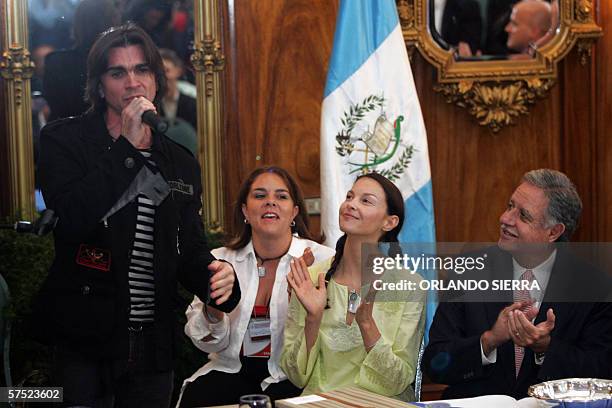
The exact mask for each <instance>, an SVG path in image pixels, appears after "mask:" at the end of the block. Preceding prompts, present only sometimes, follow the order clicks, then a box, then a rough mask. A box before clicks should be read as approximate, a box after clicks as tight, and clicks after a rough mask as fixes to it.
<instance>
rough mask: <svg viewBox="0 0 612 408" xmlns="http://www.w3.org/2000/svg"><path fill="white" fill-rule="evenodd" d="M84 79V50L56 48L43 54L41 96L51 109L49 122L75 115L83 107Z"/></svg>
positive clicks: (84, 109) (85, 104)
mask: <svg viewBox="0 0 612 408" xmlns="http://www.w3.org/2000/svg"><path fill="white" fill-rule="evenodd" d="M86 81H87V51H85V50H80V49H71V50H60V51H55V52H52V53H51V54H49V55H47V58H45V81H44V85H43V86H44V89H43V93H44V95H43V96H44V97H45V99H46V100H47V103H49V108H51V113H50V115H49V122H51V121H53V120H55V119H60V118H67V117H69V116H78V115H80V114H82V113H84V112H85V111H86V110H87V108H88V107H89V105H88V104H87V103H86V102H85V83H86Z"/></svg>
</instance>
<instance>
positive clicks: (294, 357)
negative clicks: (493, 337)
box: [281, 259, 426, 401]
mask: <svg viewBox="0 0 612 408" xmlns="http://www.w3.org/2000/svg"><path fill="white" fill-rule="evenodd" d="M331 261H332V259H329V260H327V261H324V262H321V263H319V264H317V265H314V266H312V267H311V268H309V272H310V277H311V279H312V281H313V282H315V284H316V282H317V277H318V275H319V273H325V272H326V271H327V270H328V269H329V266H330V265H331ZM412 280H414V281H415V282H418V281H419V280H421V278H420V277H419V276H418V275H414V276H413V278H412ZM348 294H349V291H348V288H347V287H346V286H343V285H340V284H338V283H336V282H335V281H334V279H333V278H332V279H331V282H329V284H328V286H327V295H328V299H329V305H330V309H326V310H325V311H324V313H323V319H322V321H321V327H320V329H319V335H318V337H317V340H316V342H315V344H314V345H313V347H312V349H311V351H310V353H309V354H308V355H307V352H306V338H305V336H304V325H305V318H306V310H305V309H304V307H303V306H302V304H301V303H300V302H299V300H298V298H297V296H295V295H293V296H291V300H290V302H289V310H288V317H287V323H286V326H285V343H284V349H283V352H282V355H281V367H282V368H283V370H284V371H285V373H286V374H287V376H288V377H289V379H290V380H291V382H292V383H294V384H295V385H296V386H298V387H304V394H311V393H316V392H326V391H331V390H334V389H337V388H341V387H347V386H358V387H361V388H364V389H366V390H368V391H371V392H374V393H377V394H381V395H385V396H396V397H397V398H399V399H402V400H405V401H413V400H414V390H413V389H412V386H411V384H412V383H413V382H414V378H415V373H416V364H417V357H418V352H419V346H420V344H421V339H422V338H423V329H424V325H425V300H426V299H425V297H426V293H425V292H421V291H416V292H412V293H410V294H409V301H401V302H397V301H395V302H385V301H380V300H378V297H377V300H376V301H375V303H374V309H373V312H372V313H373V317H374V320H375V321H376V325H377V326H378V330H379V331H380V333H381V338H380V339H379V340H378V342H377V343H376V345H375V346H374V347H373V348H372V349H371V350H370V352H369V353H366V350H365V348H364V345H363V339H362V337H361V332H360V331H359V325H358V324H357V322H356V321H355V320H353V322H352V324H351V325H350V326H348V325H347V324H346V313H347V307H348ZM362 295H365V294H362Z"/></svg>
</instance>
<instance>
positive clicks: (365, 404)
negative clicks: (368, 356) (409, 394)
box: [276, 387, 418, 408]
mask: <svg viewBox="0 0 612 408" xmlns="http://www.w3.org/2000/svg"><path fill="white" fill-rule="evenodd" d="M317 396H318V397H322V398H323V399H320V400H319V401H315V402H307V403H294V401H299V398H301V397H297V398H289V399H284V400H279V401H276V408H416V407H418V405H414V404H410V403H407V402H402V401H399V400H396V399H393V398H389V397H383V396H382V395H378V394H374V393H372V392H369V391H366V390H364V389H362V388H356V387H347V388H342V389H339V390H336V391H331V392H323V393H318V394H315V395H314V397H315V398H316V397H317Z"/></svg>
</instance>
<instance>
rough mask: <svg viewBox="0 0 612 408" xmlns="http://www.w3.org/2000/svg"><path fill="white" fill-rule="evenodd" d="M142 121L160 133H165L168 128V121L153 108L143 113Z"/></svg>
mask: <svg viewBox="0 0 612 408" xmlns="http://www.w3.org/2000/svg"><path fill="white" fill-rule="evenodd" d="M142 121H143V122H144V123H146V124H147V125H149V126H150V127H151V129H153V130H154V131H156V132H158V133H165V132H166V130H168V123H167V122H166V121H165V120H163V119H162V118H160V117H159V116H158V115H157V114H156V113H155V111H153V110H150V109H149V110H147V111H144V113H143V114H142Z"/></svg>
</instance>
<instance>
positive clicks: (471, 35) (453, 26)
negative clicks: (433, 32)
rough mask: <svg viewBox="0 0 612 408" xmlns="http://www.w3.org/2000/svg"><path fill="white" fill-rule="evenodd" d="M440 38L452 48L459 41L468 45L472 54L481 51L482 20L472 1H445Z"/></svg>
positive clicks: (476, 6)
mask: <svg viewBox="0 0 612 408" xmlns="http://www.w3.org/2000/svg"><path fill="white" fill-rule="evenodd" d="M441 29H442V32H441V33H440V34H441V35H442V38H443V39H444V40H445V41H446V42H447V43H449V44H450V45H452V46H455V47H456V46H457V45H458V44H459V41H464V42H466V43H468V44H469V45H470V49H471V50H472V53H473V54H476V51H478V50H479V49H481V48H482V47H481V46H480V40H481V35H482V18H481V17H480V6H479V5H478V2H476V1H474V0H447V2H446V6H445V7H444V13H443V14H442V28H441Z"/></svg>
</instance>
